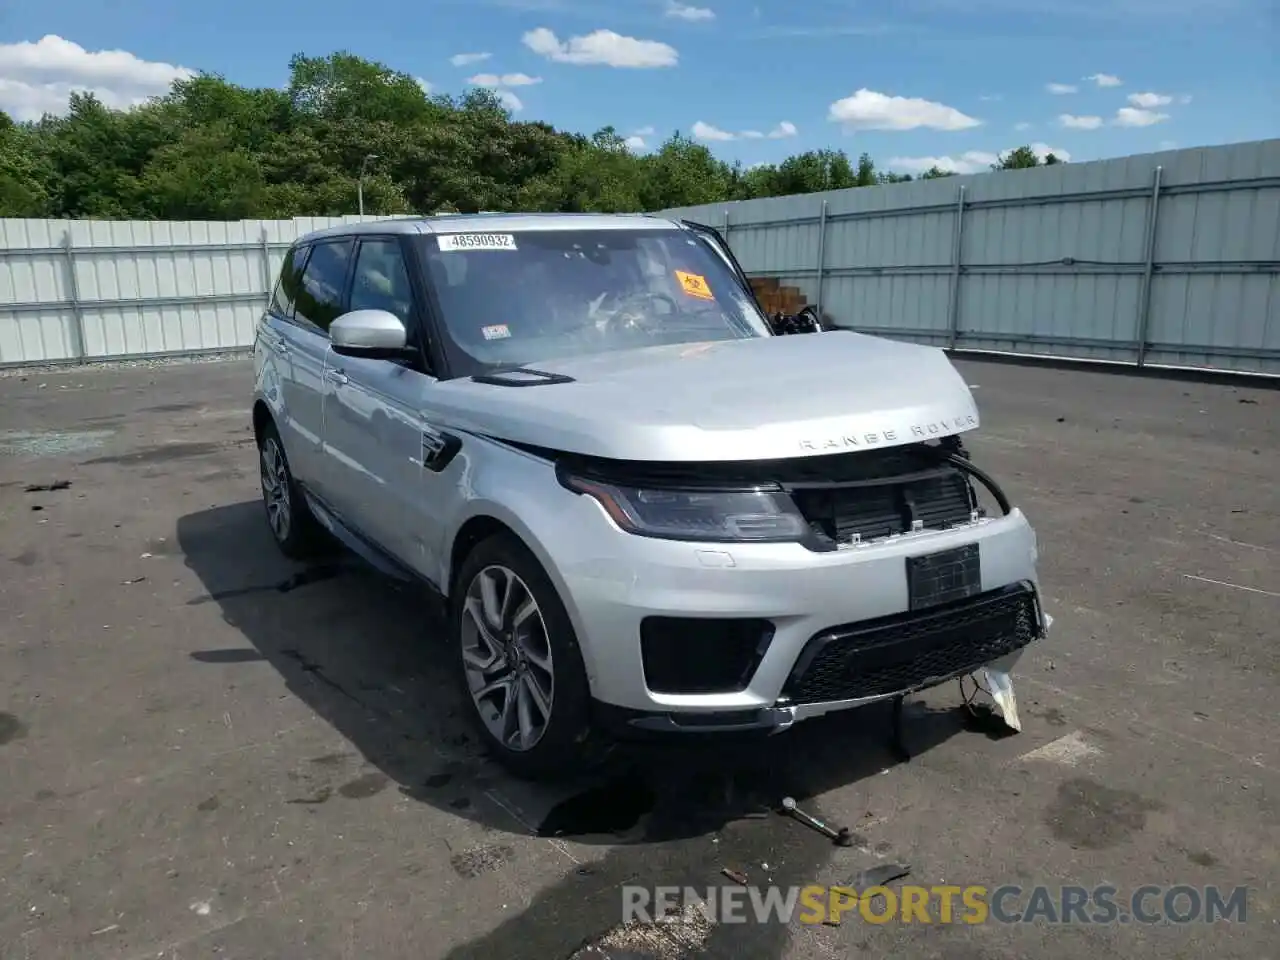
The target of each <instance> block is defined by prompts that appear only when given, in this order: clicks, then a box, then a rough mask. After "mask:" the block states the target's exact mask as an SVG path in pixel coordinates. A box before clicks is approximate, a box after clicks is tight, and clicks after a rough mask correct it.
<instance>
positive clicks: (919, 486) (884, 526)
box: [792, 468, 977, 543]
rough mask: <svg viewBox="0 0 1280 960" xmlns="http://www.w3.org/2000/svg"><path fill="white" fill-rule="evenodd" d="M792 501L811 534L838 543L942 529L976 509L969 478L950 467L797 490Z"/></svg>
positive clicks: (969, 517) (965, 518) (962, 520)
mask: <svg viewBox="0 0 1280 960" xmlns="http://www.w3.org/2000/svg"><path fill="white" fill-rule="evenodd" d="M792 496H793V497H794V498H795V501H796V506H797V507H799V509H800V512H801V513H802V514H804V517H805V519H806V520H808V521H809V526H810V527H811V528H812V529H813V530H814V532H815V533H817V534H818V535H820V536H822V537H825V538H827V539H830V540H834V541H836V542H837V543H849V542H851V541H854V540H875V539H879V538H881V537H889V536H893V535H894V534H899V533H908V532H909V531H911V530H912V529H915V528H916V525H917V524H919V528H920V529H924V530H945V529H947V528H948V527H951V526H955V525H956V524H960V523H968V522H969V520H970V519H972V514H973V511H974V509H975V508H976V506H977V502H976V500H975V499H974V496H973V488H972V487H971V486H970V484H969V481H968V479H967V478H966V477H965V475H964V474H963V473H961V472H960V471H959V470H956V469H954V468H946V469H943V470H939V471H936V472H935V473H934V475H933V476H928V477H923V478H919V479H905V480H901V481H899V480H895V479H894V478H892V477H886V478H884V479H883V480H882V481H881V482H879V483H877V484H874V485H867V486H857V487H845V488H828V489H799V490H795V491H793V493H792Z"/></svg>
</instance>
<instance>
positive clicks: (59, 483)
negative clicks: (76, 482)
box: [23, 480, 71, 493]
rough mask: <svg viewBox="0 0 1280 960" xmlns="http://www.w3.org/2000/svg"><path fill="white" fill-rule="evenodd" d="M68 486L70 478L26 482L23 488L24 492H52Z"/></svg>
mask: <svg viewBox="0 0 1280 960" xmlns="http://www.w3.org/2000/svg"><path fill="white" fill-rule="evenodd" d="M70 486H71V481H70V480H54V481H53V482H52V483H28V484H27V485H26V486H25V487H24V488H23V490H24V492H26V493H54V492H56V491H58V490H66V489H68V488H69V487H70Z"/></svg>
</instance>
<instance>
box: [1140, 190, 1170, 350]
mask: <svg viewBox="0 0 1280 960" xmlns="http://www.w3.org/2000/svg"><path fill="white" fill-rule="evenodd" d="M1162 174H1163V168H1162V167H1156V169H1155V173H1154V174H1153V176H1152V178H1151V201H1150V203H1148V204H1147V235H1146V238H1145V240H1144V243H1145V246H1146V249H1145V250H1144V252H1143V264H1142V288H1141V290H1140V291H1139V293H1138V322H1137V327H1138V356H1137V360H1136V365H1137V366H1139V367H1141V366H1142V365H1143V364H1145V363H1146V361H1147V338H1148V335H1149V334H1150V331H1151V277H1152V274H1153V273H1154V272H1155V267H1156V226H1157V217H1158V216H1159V214H1160V179H1161V175H1162Z"/></svg>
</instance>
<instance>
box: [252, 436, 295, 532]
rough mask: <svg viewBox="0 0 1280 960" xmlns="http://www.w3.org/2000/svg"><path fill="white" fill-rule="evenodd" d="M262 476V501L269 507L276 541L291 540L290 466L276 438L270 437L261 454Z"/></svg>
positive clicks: (268, 514)
mask: <svg viewBox="0 0 1280 960" xmlns="http://www.w3.org/2000/svg"><path fill="white" fill-rule="evenodd" d="M259 459H260V471H259V472H260V473H261V474H262V499H263V501H264V502H265V503H266V505H267V522H268V523H270V524H271V532H272V533H273V534H274V535H275V538H276V540H278V541H279V542H281V543H283V542H284V541H286V540H288V539H289V524H290V522H291V521H290V512H289V511H290V503H289V466H288V464H287V463H286V462H285V459H284V453H283V452H282V451H281V449H280V444H279V443H278V442H277V441H276V439H275V437H268V438H267V439H266V441H264V442H263V444H262V452H261V454H260V458H259Z"/></svg>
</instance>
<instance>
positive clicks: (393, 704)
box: [177, 500, 965, 958]
mask: <svg viewBox="0 0 1280 960" xmlns="http://www.w3.org/2000/svg"><path fill="white" fill-rule="evenodd" d="M177 543H178V546H179V548H180V550H181V552H182V554H183V556H184V559H185V562H186V564H187V566H188V567H189V568H190V569H191V570H192V571H194V573H195V574H196V575H197V576H198V578H199V579H200V582H201V584H202V586H203V590H204V592H203V594H202V595H200V596H197V597H195V598H193V599H191V600H190V601H188V603H190V604H192V605H202V604H209V603H215V604H217V605H218V607H219V609H220V611H221V614H222V616H223V618H224V619H225V621H226V622H227V623H228V624H230V625H231V626H233V627H234V628H235V629H236V630H238V631H239V632H240V633H241V634H242V635H243V636H244V637H245V640H246V641H247V645H246V646H244V647H233V648H228V649H220V650H202V651H197V652H195V653H193V654H192V658H193V659H194V660H196V661H198V662H202V663H215V664H222V665H227V664H239V663H246V664H247V663H252V662H261V661H263V660H265V661H266V662H268V663H269V664H270V665H271V666H272V667H273V668H274V669H275V670H276V671H277V672H278V673H279V674H280V675H281V676H282V677H283V678H284V680H285V682H286V684H287V686H288V689H289V690H290V691H291V692H292V693H293V694H294V695H296V696H297V697H299V698H300V699H301V700H302V701H303V702H304V703H305V704H306V705H307V706H308V707H309V708H310V709H311V710H313V711H314V712H315V713H316V714H317V715H318V716H319V717H321V718H322V719H323V720H325V721H326V722H327V723H328V724H330V725H331V726H332V727H333V728H334V729H335V730H336V731H338V733H340V734H341V735H342V736H343V737H344V738H345V739H346V740H347V741H349V742H350V743H351V745H352V746H353V747H354V748H355V749H356V750H358V751H359V753H360V754H361V755H362V756H363V757H364V758H365V759H366V760H367V761H368V762H369V763H370V764H372V765H373V766H374V767H376V768H377V770H378V771H380V773H381V775H383V776H386V777H388V778H390V779H391V780H392V781H394V782H395V783H396V784H398V785H399V788H400V790H401V791H402V793H404V794H405V795H406V796H409V797H412V798H414V799H417V800H419V801H421V802H424V803H428V804H432V805H433V806H435V807H437V808H439V809H440V810H442V811H447V812H449V813H450V814H452V815H455V816H458V817H461V818H466V819H468V820H472V821H476V822H478V823H481V824H483V825H484V826H486V827H488V828H490V829H492V830H496V831H504V832H507V833H518V834H525V835H534V836H543V837H547V838H548V842H549V843H553V842H554V840H553V839H552V838H555V837H563V838H572V839H573V840H575V841H577V842H580V843H599V844H603V845H607V846H608V847H609V851H608V852H607V853H606V854H605V855H604V857H603V860H602V861H601V862H599V863H596V864H593V865H592V866H591V867H590V868H587V867H583V868H580V869H577V870H571V871H570V872H569V877H568V878H567V879H566V880H565V881H563V882H561V883H560V884H556V885H553V887H552V888H551V889H550V890H549V891H548V892H546V893H545V894H543V896H541V897H540V898H539V899H538V900H535V902H534V903H533V904H532V905H531V906H530V907H528V908H527V909H526V910H525V911H524V912H523V913H522V914H521V915H520V916H519V917H515V918H512V919H510V920H507V921H506V922H505V923H503V924H502V925H501V926H500V927H499V928H498V929H497V930H495V931H494V933H493V934H492V935H491V937H489V938H486V939H485V940H484V941H482V942H477V943H474V944H471V945H469V946H468V947H467V948H465V949H463V950H462V951H461V952H455V953H456V955H457V956H472V955H474V956H477V957H479V956H481V955H498V956H503V957H510V958H516V957H522V956H530V957H539V958H548V957H552V958H554V957H566V956H569V955H570V953H571V952H572V951H573V950H575V949H578V948H579V947H581V946H582V944H583V943H584V942H586V941H587V940H589V939H590V937H591V936H593V935H596V934H598V933H600V931H602V930H604V929H605V928H606V927H607V926H608V924H612V923H615V922H616V920H617V916H616V914H617V913H618V903H617V901H616V900H613V899H610V897H608V896H603V895H600V894H601V893H602V892H603V893H608V892H609V890H610V889H611V887H612V886H616V885H617V884H619V883H621V882H623V881H625V879H626V878H628V877H633V878H634V877H635V876H646V875H647V876H648V879H647V880H645V881H638V880H634V879H633V881H632V882H651V883H672V884H685V883H691V882H693V881H694V880H695V879H696V878H698V877H701V880H700V881H698V882H700V883H701V884H702V885H704V886H705V885H706V883H708V882H710V881H709V879H708V873H707V871H708V864H707V861H708V860H712V859H714V858H715V857H716V856H717V854H721V855H725V856H727V857H728V859H730V860H732V862H735V863H738V862H740V863H756V864H761V863H769V862H773V863H775V864H777V866H776V867H775V869H774V870H773V871H771V872H772V873H773V881H774V882H777V883H782V882H784V881H785V879H786V878H787V877H791V878H792V881H793V882H795V883H807V882H811V881H812V878H813V876H814V875H815V872H816V871H817V870H818V869H819V868H820V867H821V866H822V864H823V863H825V862H826V860H827V859H828V858H829V857H830V856H831V853H832V851H833V849H835V848H834V847H833V845H832V843H831V841H830V840H829V839H828V838H826V837H823V836H821V835H820V834H818V833H817V832H816V831H813V830H810V829H807V828H805V827H802V826H801V825H800V824H798V823H796V822H794V821H792V820H789V819H786V818H784V817H783V816H781V815H780V814H778V813H777V812H776V810H777V808H778V807H779V805H780V802H781V798H782V797H783V796H791V797H794V798H796V799H797V800H798V801H801V802H802V803H804V804H805V808H806V809H812V810H813V812H815V813H816V812H817V810H816V807H810V802H814V801H816V800H817V799H818V798H820V797H821V795H823V794H824V793H827V792H828V791H830V790H833V789H836V788H838V787H844V786H847V785H850V784H853V783H856V782H857V781H858V780H860V779H863V778H865V777H868V776H870V775H873V774H878V773H880V772H882V771H884V770H885V769H886V768H888V767H890V766H892V765H894V764H895V763H898V762H901V761H902V758H901V756H900V755H898V754H897V753H895V751H894V749H893V747H892V739H891V731H892V725H891V711H890V709H889V708H888V707H887V706H886V707H883V708H882V707H880V706H875V707H868V708H864V709H862V710H858V711H851V712H846V713H843V714H838V715H833V716H830V717H826V718H821V719H816V720H810V721H807V722H805V723H802V724H798V725H797V726H796V727H795V728H793V729H792V730H789V731H787V732H784V733H782V734H779V735H776V736H772V737H767V738H764V737H747V738H742V737H736V738H724V737H718V738H714V739H709V740H685V739H683V738H682V739H681V740H679V741H668V740H664V741H660V742H649V743H627V744H622V745H620V746H618V747H617V748H616V749H615V750H614V751H613V753H612V755H611V756H610V757H609V758H608V759H607V761H606V762H605V763H604V764H603V766H602V767H601V768H600V769H599V770H596V771H593V772H592V773H591V774H590V775H589V776H586V777H584V778H582V779H580V780H578V781H575V782H572V783H562V784H553V785H540V784H530V783H526V782H522V781H518V780H515V779H514V778H512V777H510V776H508V775H507V774H505V773H504V771H503V770H502V769H501V768H500V767H498V766H497V765H496V764H495V763H494V762H492V761H491V760H489V759H488V758H487V757H486V755H485V754H484V751H483V749H482V748H481V746H480V742H479V740H478V738H476V737H475V736H474V734H473V733H472V731H471V729H470V726H469V722H468V719H469V718H468V714H467V712H466V711H467V710H469V709H470V705H469V704H468V703H465V702H464V701H463V699H462V694H461V692H460V690H459V685H458V684H457V683H456V681H455V680H454V678H453V675H452V672H451V668H452V662H451V658H450V657H449V656H448V651H447V650H446V648H445V647H444V644H443V642H442V641H441V637H442V630H441V625H440V623H439V622H438V620H437V619H436V617H435V615H434V614H433V613H432V612H431V608H430V605H429V604H428V603H427V602H426V598H425V596H424V595H422V594H421V593H420V592H419V591H418V590H417V589H415V588H411V587H407V586H405V585H403V584H399V583H396V582H394V581H392V580H390V579H388V578H386V577H384V576H382V575H381V574H379V573H377V572H375V571H373V570H371V569H369V568H367V567H365V566H364V565H363V564H362V563H361V562H360V561H358V560H357V559H355V558H354V557H351V556H349V555H347V554H345V553H344V551H342V550H340V549H337V548H335V549H334V550H333V551H332V553H331V555H330V556H327V557H325V558H323V559H322V560H320V561H319V562H317V563H314V564H312V565H310V566H307V567H300V566H298V565H296V564H292V563H291V562H289V561H287V560H285V559H284V558H283V557H282V556H281V555H280V554H279V553H278V551H277V550H276V549H275V545H274V543H273V542H272V539H271V535H270V533H269V531H268V529H267V526H266V522H265V518H264V516H263V512H262V506H261V504H260V503H259V502H258V501H256V500H255V501H249V502H244V503H236V504H231V505H227V506H219V507H214V508H211V509H208V510H202V511H199V512H196V513H192V514H188V515H186V516H183V517H181V518H180V519H179V521H178V524H177ZM957 702H958V701H957ZM964 728H965V724H964V721H963V715H962V714H961V713H960V711H958V710H955V709H950V710H935V709H929V708H926V707H924V706H922V705H915V704H909V705H908V709H907V711H906V718H905V721H904V731H905V737H904V739H905V742H906V743H907V745H908V747H909V749H910V751H911V752H912V753H913V754H919V753H923V752H924V751H926V750H928V749H930V748H932V747H934V746H936V745H937V744H940V743H941V742H943V741H945V740H947V739H949V738H950V737H952V736H955V735H956V734H958V733H961V732H962V731H963V730H964ZM849 826H850V827H851V829H852V831H853V836H852V846H853V847H854V852H855V855H859V856H862V857H863V859H866V858H867V857H871V856H873V855H874V856H876V857H882V856H884V855H886V851H883V850H876V851H874V852H873V851H872V850H871V849H870V847H869V845H868V844H867V841H866V839H865V838H864V837H862V836H860V835H859V834H858V832H857V825H856V824H851V825H849ZM726 831H728V833H732V834H735V835H736V836H737V841H736V842H735V845H734V850H733V851H732V853H731V852H730V850H729V849H728V847H721V848H720V849H719V850H718V851H717V849H716V847H714V846H711V847H708V846H707V845H706V844H707V842H708V838H716V837H720V836H721V835H726V836H727V835H728V834H727V833H726ZM628 850H629V851H631V852H630V853H628V852H627V851H628ZM784 851H789V852H784ZM454 866H455V869H456V870H458V872H459V873H460V874H461V875H463V876H465V875H466V864H465V863H460V864H455V865H454ZM711 873H712V874H715V873H716V871H715V870H712V871H711ZM721 882H723V881H721ZM592 890H595V891H596V894H595V900H592V899H591V897H592V893H591V891H592ZM597 901H599V902H597ZM592 904H594V905H592ZM606 907H607V909H606ZM556 916H559V917H562V918H563V917H565V916H569V917H570V918H571V922H561V921H556V922H554V923H551V922H550V921H551V919H553V918H554V917H556ZM606 921H607V923H606ZM548 923H550V926H551V927H552V928H554V929H553V930H552V932H550V933H548V932H547V931H546V930H544V929H543V928H544V927H546V926H547V925H548ZM748 926H751V925H748ZM756 934H757V936H756V939H754V940H751V942H750V944H747V943H746V941H742V942H739V938H738V936H737V935H736V934H734V935H732V937H731V940H732V943H733V945H734V947H733V950H730V951H729V953H727V954H726V955H733V956H751V957H754V956H762V957H764V956H768V957H774V956H780V955H781V950H782V949H783V946H784V945H785V938H784V940H782V941H778V942H777V943H776V944H774V945H773V946H768V944H769V943H772V941H771V940H770V936H772V934H767V932H766V933H762V932H761V931H760V930H757V931H756ZM726 935H727V934H726ZM707 949H710V948H707ZM725 949H726V950H729V948H728V947H726V948H725ZM762 949H763V950H764V951H765V952H760V950H762ZM734 951H736V952H734ZM744 951H745V952H744ZM712 953H713V954H714V951H712ZM587 955H589V956H593V957H607V956H609V955H610V954H609V953H607V952H595V953H588V954H584V956H587ZM619 955H621V954H619ZM640 955H642V954H640ZM708 955H711V954H708Z"/></svg>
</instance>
